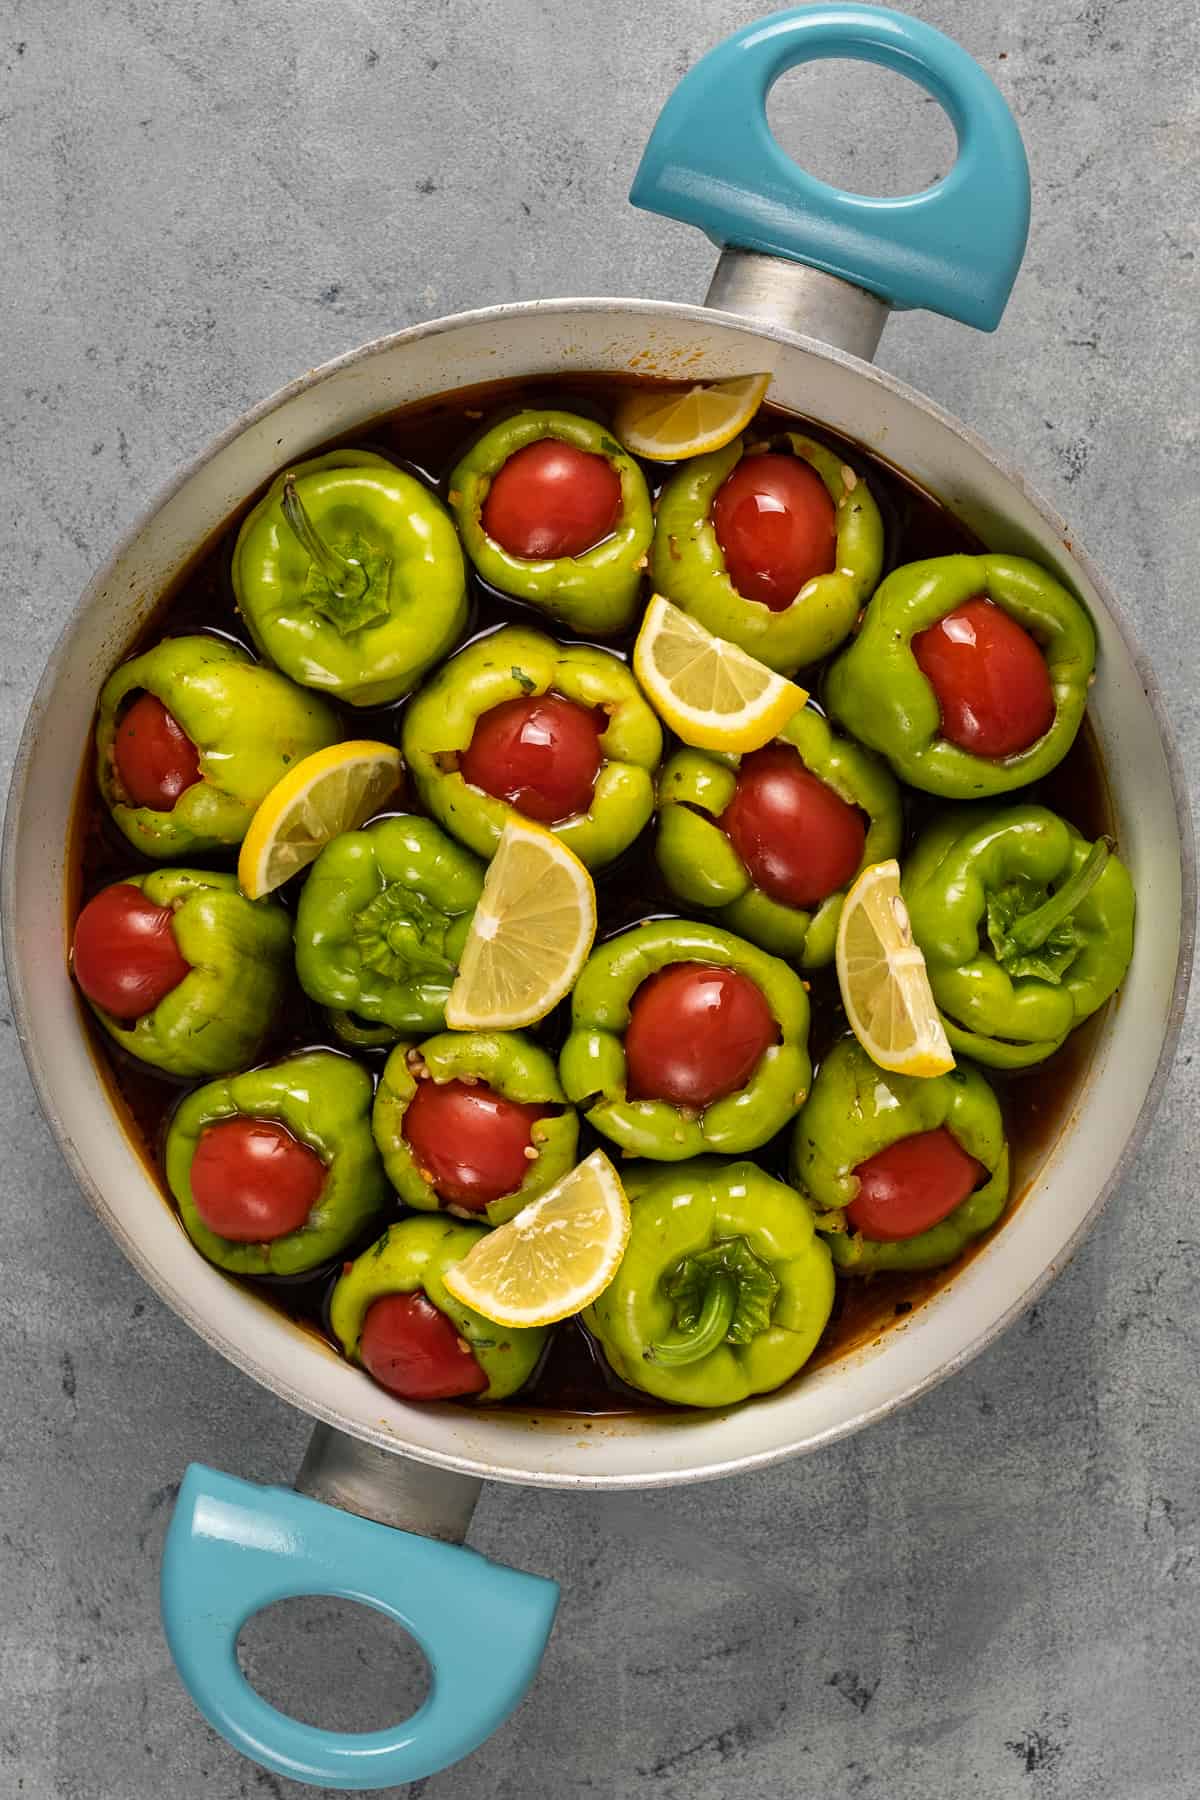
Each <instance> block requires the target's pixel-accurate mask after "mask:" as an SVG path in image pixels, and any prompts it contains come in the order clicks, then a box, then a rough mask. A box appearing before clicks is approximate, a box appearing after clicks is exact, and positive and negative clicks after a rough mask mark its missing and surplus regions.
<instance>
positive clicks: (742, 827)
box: [721, 744, 867, 906]
mask: <svg viewBox="0 0 1200 1800" xmlns="http://www.w3.org/2000/svg"><path fill="white" fill-rule="evenodd" d="M721 829H722V830H723V831H725V832H726V833H727V834H728V836H729V838H730V840H731V842H732V844H733V847H734V849H735V850H736V851H737V853H738V855H739V856H740V857H741V859H742V861H743V862H744V863H745V865H746V867H747V869H749V871H750V874H751V875H752V877H753V878H754V883H755V886H756V887H760V888H761V889H762V891H763V893H764V894H769V895H770V896H771V898H772V900H779V901H782V903H783V904H784V905H785V906H817V905H819V903H820V902H821V901H822V900H824V899H826V898H827V896H828V895H830V894H836V893H837V891H838V889H839V888H843V887H845V886H846V885H847V883H848V882H849V881H850V880H852V878H853V876H854V874H855V871H856V870H857V868H858V865H859V863H860V862H861V861H862V855H863V845H864V844H865V843H866V841H867V828H866V825H865V824H864V822H863V816H862V814H861V813H860V812H859V810H858V808H857V807H856V806H848V805H847V804H846V802H845V801H844V800H843V799H842V797H841V795H840V794H835V793H834V791H833V789H832V788H831V787H827V786H826V784H825V783H824V782H823V781H819V780H818V779H817V777H816V776H815V775H813V774H811V773H810V772H809V770H808V769H806V768H805V766H804V764H803V763H802V762H801V760H800V758H799V756H798V755H797V754H796V752H795V751H794V750H793V749H792V748H791V746H790V745H788V744H768V745H767V747H766V749H765V750H755V751H754V752H753V754H752V755H750V756H744V757H743V758H742V766H741V768H740V769H739V770H738V779H737V787H736V788H735V789H734V794H733V799H732V800H731V801H730V802H729V805H728V806H727V807H726V808H725V811H724V812H723V813H722V815H721Z"/></svg>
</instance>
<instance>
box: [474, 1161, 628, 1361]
mask: <svg viewBox="0 0 1200 1800" xmlns="http://www.w3.org/2000/svg"><path fill="white" fill-rule="evenodd" d="M629 1226H630V1216H629V1201H628V1200H627V1199H626V1197H625V1190H624V1188H623V1187H622V1186H621V1181H620V1177H619V1176H618V1174H617V1171H616V1170H615V1169H614V1168H613V1166H612V1164H611V1163H610V1162H609V1160H608V1158H607V1156H605V1154H604V1152H603V1150H593V1152H592V1154H591V1155H590V1156H588V1157H585V1158H584V1160H583V1162H581V1163H577V1164H576V1166H575V1167H574V1168H573V1169H572V1170H571V1172H570V1173H569V1174H568V1175H564V1176H563V1178H562V1180H561V1181H558V1182H556V1183H555V1185H554V1186H553V1187H552V1188H547V1190H546V1192H545V1193H544V1194H542V1195H540V1196H539V1197H538V1199H536V1200H532V1201H530V1203H529V1205H528V1206H526V1207H523V1208H522V1210H521V1211H520V1212H519V1213H518V1214H517V1216H516V1218H515V1219H510V1220H509V1221H508V1224H507V1225H500V1226H498V1227H497V1228H496V1230H495V1231H490V1232H489V1233H488V1235H487V1236H486V1237H483V1238H480V1239H479V1241H478V1243H477V1244H476V1245H475V1247H474V1249H472V1250H469V1251H468V1252H467V1254H466V1255H465V1256H464V1257H463V1259H462V1261H461V1262H456V1263H455V1264H454V1265H453V1267H452V1268H449V1269H447V1270H446V1273H445V1275H444V1277H443V1280H444V1281H445V1283H446V1287H447V1288H448V1289H449V1291H450V1293H452V1294H453V1295H454V1298H455V1299H456V1300H461V1301H462V1303H463V1305H464V1306H470V1307H473V1308H474V1310H475V1311H476V1312H478V1313H482V1314H483V1316H484V1318H485V1319H491V1320H492V1321H493V1322H494V1323H495V1324H497V1325H510V1326H514V1327H519V1326H522V1325H553V1324H554V1322H555V1320H556V1319H567V1318H570V1317H571V1315H572V1314H573V1313H577V1312H582V1311H583V1309H584V1307H585V1306H590V1305H591V1303H592V1301H593V1300H595V1299H596V1298H597V1296H598V1295H599V1294H602V1293H603V1292H604V1290H605V1288H606V1287H607V1286H608V1284H609V1282H610V1281H611V1280H612V1278H613V1276H614V1275H615V1274H616V1272H617V1269H618V1268H619V1266H620V1262H621V1258H622V1256H623V1255H624V1254H625V1245H626V1244H627V1243H628V1241H629Z"/></svg>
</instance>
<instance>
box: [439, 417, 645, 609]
mask: <svg viewBox="0 0 1200 1800" xmlns="http://www.w3.org/2000/svg"><path fill="white" fill-rule="evenodd" d="M450 504H451V506H452V507H453V509H454V515H455V517H456V519H457V520H458V528H459V531H460V532H461V533H462V540H463V543H464V544H465V545H466V547H467V554H468V555H469V556H470V558H471V561H472V562H473V563H474V564H475V567H476V568H477V569H478V571H479V573H480V574H481V575H482V576H483V578H484V580H485V581H488V582H490V583H491V585H492V586H493V587H495V588H499V590H500V592H501V593H503V594H511V595H513V596H514V597H515V598H516V599H518V600H524V601H526V602H527V603H528V604H529V605H530V606H536V607H538V608H539V609H540V610H541V611H542V612H546V613H549V614H550V615H551V617H553V618H556V619H560V620H561V621H562V622H563V624H565V625H568V626H569V627H570V628H571V630H572V631H580V632H585V633H587V634H588V635H589V636H597V637H607V636H609V635H610V634H611V633H613V632H616V631H624V630H625V629H626V628H627V627H628V626H629V625H630V624H631V623H632V622H633V615H634V608H635V605H636V602H637V596H638V587H639V584H640V582H641V578H642V571H643V570H644V569H645V567H646V561H647V551H648V550H649V548H650V538H651V534H652V532H653V528H654V527H653V520H652V517H651V512H650V495H649V493H648V491H647V488H646V482H645V479H644V477H643V475H642V472H641V470H640V469H639V467H638V465H637V463H636V462H635V461H634V460H633V458H632V457H631V456H630V455H628V453H627V452H626V451H625V450H624V449H623V448H622V447H621V445H620V444H619V443H618V442H617V441H616V439H615V438H614V437H613V435H612V432H611V431H609V430H608V428H607V427H606V426H604V425H598V424H597V423H596V422H595V420H593V419H584V418H580V417H579V416H578V415H577V414H575V413H566V412H549V411H547V412H542V411H526V412H519V413H514V414H513V416H512V417H511V418H509V419H502V420H501V421H500V423H499V424H498V425H493V426H492V428H491V430H490V431H486V432H485V433H484V434H483V436H482V437H481V438H480V439H479V440H478V442H477V443H476V444H474V445H473V446H472V447H471V449H470V450H469V451H468V452H467V454H466V455H465V456H464V457H463V459H462V461H461V462H460V463H459V464H458V466H457V468H456V469H455V470H454V472H453V474H452V475H451V477H450Z"/></svg>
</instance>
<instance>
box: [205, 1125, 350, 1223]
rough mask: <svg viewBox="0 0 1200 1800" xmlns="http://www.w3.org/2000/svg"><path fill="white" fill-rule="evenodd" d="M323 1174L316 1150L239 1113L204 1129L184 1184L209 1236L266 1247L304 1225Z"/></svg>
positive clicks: (281, 1128) (275, 1127)
mask: <svg viewBox="0 0 1200 1800" xmlns="http://www.w3.org/2000/svg"><path fill="white" fill-rule="evenodd" d="M325 1175H326V1169H325V1164H324V1163H323V1162H322V1161H321V1158H320V1157H319V1156H318V1155H317V1153H316V1151H315V1150H310V1149H309V1147H308V1145H307V1144H302V1143H301V1142H300V1140H299V1138H296V1137H293V1136H292V1134H291V1132H290V1131H289V1130H288V1129H287V1127H286V1126H285V1125H281V1124H279V1122H278V1120H276V1119H255V1118H252V1117H250V1116H249V1115H248V1114H241V1113H239V1114H238V1115H237V1116H236V1117H235V1118H232V1119H218V1121H217V1122H216V1124H215V1125H207V1126H205V1128H204V1130H203V1131H202V1132H201V1133H200V1141H199V1143H198V1144H197V1145H196V1154H195V1155H194V1156H193V1158H192V1168H191V1175H190V1180H191V1184H192V1198H193V1200H194V1201H195V1203H196V1211H197V1212H198V1213H199V1214H200V1217H201V1219H202V1220H203V1222H204V1224H205V1225H207V1226H208V1229H209V1230H210V1231H215V1232H216V1234H217V1236H218V1237H223V1238H229V1239H230V1240H231V1241H232V1242H233V1243H235V1244H269V1243H272V1242H273V1241H274V1239H276V1238H281V1237H286V1236H287V1235H288V1233H289V1232H291V1231H299V1229H300V1227H301V1226H302V1225H303V1224H305V1222H306V1221H307V1219H308V1216H309V1214H310V1213H311V1212H312V1209H313V1207H314V1206H315V1205H316V1204H317V1201H318V1200H319V1199H320V1197H321V1189H322V1188H323V1187H324V1185H325Z"/></svg>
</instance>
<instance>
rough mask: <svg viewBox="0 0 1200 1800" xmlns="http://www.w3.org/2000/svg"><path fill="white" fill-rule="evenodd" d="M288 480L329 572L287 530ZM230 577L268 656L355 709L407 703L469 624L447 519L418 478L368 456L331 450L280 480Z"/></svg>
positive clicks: (461, 567) (244, 534) (251, 521)
mask: <svg viewBox="0 0 1200 1800" xmlns="http://www.w3.org/2000/svg"><path fill="white" fill-rule="evenodd" d="M289 476H291V477H292V478H294V484H295V492H296V495H297V497H298V499H299V502H300V506H301V508H302V511H303V514H304V515H305V517H306V518H307V520H308V522H309V525H310V527H311V529H312V530H313V531H315V533H316V535H317V537H318V539H319V540H320V543H321V545H323V546H324V552H323V554H324V557H325V558H326V559H329V558H332V559H333V560H332V562H330V561H328V560H326V566H325V567H322V565H321V560H320V558H318V557H317V556H315V555H314V554H313V547H312V544H311V542H310V543H309V544H307V545H306V543H305V542H304V541H302V538H301V536H298V535H297V531H296V529H295V528H294V527H293V525H292V524H289V522H288V518H287V516H286V514H285V511H284V502H285V484H286V483H287V481H288V478H289ZM347 558H349V559H351V560H352V562H353V564H354V565H355V566H354V569H353V570H352V571H351V575H352V576H353V577H354V579H353V580H349V579H348V578H347V576H346V570H345V561H346V559H347ZM232 576H233V590H234V593H235V594H236V596H237V602H238V606H239V607H240V608H241V611H242V613H243V615H244V617H245V620H246V623H247V625H248V626H249V627H250V631H251V633H252V635H253V637H254V641H255V643H256V644H257V645H258V647H259V649H260V650H261V651H262V652H263V654H264V655H265V656H269V657H270V658H271V660H272V662H274V663H276V664H277V665H278V667H279V668H281V669H282V670H283V672H284V674H285V675H290V676H291V678H292V680H293V681H298V682H299V683H300V684H301V685H302V686H304V687H310V688H319V689H321V690H322V691H323V692H325V693H327V694H330V695H332V696H333V697H334V698H335V699H338V700H344V701H346V702H347V703H348V704H349V705H351V706H384V705H387V704H388V703H389V702H390V701H392V700H398V699H400V697H401V696H402V695H403V694H407V693H408V692H409V690H410V688H412V687H415V685H416V683H417V682H418V680H419V679H420V677H421V676H422V675H423V674H424V673H425V671H426V669H428V668H429V667H430V666H431V665H432V664H433V663H435V662H437V661H438V660H439V659H440V658H441V657H443V656H445V655H446V654H447V652H448V651H449V650H450V649H451V648H452V647H453V645H454V642H455V640H456V639H457V638H458V636H459V634H460V633H461V631H462V629H463V627H464V625H465V624H466V620H467V583H466V567H465V564H464V562H463V555H462V550H461V548H460V546H459V542H458V536H457V534H456V532H455V530H454V525H453V522H452V521H451V518H450V515H449V513H447V511H446V509H445V507H444V506H443V505H442V503H441V501H440V500H439V499H438V498H437V496H436V494H432V493H430V491H429V489H428V488H426V487H423V486H422V484H421V483H420V482H419V481H418V480H417V479H416V477H415V476H412V475H409V474H407V473H406V472H405V471H404V470H403V469H398V468H397V467H396V466H395V464H394V463H390V462H388V460H387V458H386V457H383V456H375V455H373V454H372V453H371V452H370V451H369V450H331V451H330V452H329V453H328V454H327V455H325V456H316V457H313V458H312V459H311V460H310V461H308V462H302V463H297V464H296V465H295V467H294V468H293V469H291V470H284V471H283V472H282V473H281V474H280V475H278V476H277V477H276V479H275V480H274V481H273V482H272V483H271V486H270V487H269V488H268V490H267V492H266V493H265V494H264V495H263V498H262V499H261V500H260V501H259V503H258V505H257V506H256V507H255V508H254V510H253V512H251V513H250V514H249V515H248V516H247V518H246V519H245V521H244V523H243V525H242V528H241V530H240V531H239V533H238V538H237V544H236V546H235V548H234V553H233V568H232ZM364 582H365V590H364V591H363V592H361V593H358V592H355V591H354V590H355V589H356V588H357V587H359V586H362V584H363V583H364Z"/></svg>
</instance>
